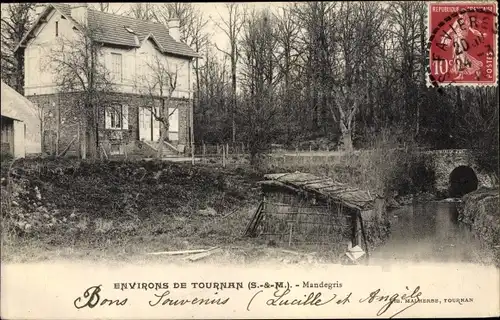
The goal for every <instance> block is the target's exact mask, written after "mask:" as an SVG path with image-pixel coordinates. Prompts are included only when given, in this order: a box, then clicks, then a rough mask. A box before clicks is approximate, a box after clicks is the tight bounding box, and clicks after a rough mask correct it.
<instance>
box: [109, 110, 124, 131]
mask: <svg viewBox="0 0 500 320" xmlns="http://www.w3.org/2000/svg"><path fill="white" fill-rule="evenodd" d="M105 128H106V129H117V130H119V129H128V107H127V106H123V105H114V106H112V107H109V108H106V124H105Z"/></svg>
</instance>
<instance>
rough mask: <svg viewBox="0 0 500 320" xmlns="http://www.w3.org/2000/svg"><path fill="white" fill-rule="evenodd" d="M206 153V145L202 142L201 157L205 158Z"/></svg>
mask: <svg viewBox="0 0 500 320" xmlns="http://www.w3.org/2000/svg"><path fill="white" fill-rule="evenodd" d="M206 153H207V146H206V145H205V143H203V159H205V154H206Z"/></svg>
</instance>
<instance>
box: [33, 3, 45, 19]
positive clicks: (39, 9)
mask: <svg viewBox="0 0 500 320" xmlns="http://www.w3.org/2000/svg"><path fill="white" fill-rule="evenodd" d="M43 10H45V4H43V3H37V5H36V6H35V14H36V17H37V18H38V17H39V16H40V15H41V14H42V12H43Z"/></svg>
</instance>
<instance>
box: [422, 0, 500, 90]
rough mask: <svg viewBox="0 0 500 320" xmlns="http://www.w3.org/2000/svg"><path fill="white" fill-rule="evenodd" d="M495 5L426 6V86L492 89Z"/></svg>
mask: <svg viewBox="0 0 500 320" xmlns="http://www.w3.org/2000/svg"><path fill="white" fill-rule="evenodd" d="M497 10H498V6H497V4H496V3H495V2H430V3H428V21H427V23H428V31H429V32H428V35H429V41H428V44H427V48H428V65H427V68H428V70H427V85H428V86H430V87H439V86H445V85H453V86H496V85H497V83H498V73H497V64H498V61H497V59H498V52H497V43H498V19H497V17H498V11H497Z"/></svg>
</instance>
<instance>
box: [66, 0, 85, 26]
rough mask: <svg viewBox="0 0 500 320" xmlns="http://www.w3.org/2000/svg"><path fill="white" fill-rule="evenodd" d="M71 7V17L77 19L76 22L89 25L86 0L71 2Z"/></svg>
mask: <svg viewBox="0 0 500 320" xmlns="http://www.w3.org/2000/svg"><path fill="white" fill-rule="evenodd" d="M69 6H70V7H71V17H72V18H73V19H75V20H76V22H78V23H80V24H82V25H84V26H86V25H87V3H86V2H74V3H70V4H69Z"/></svg>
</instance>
